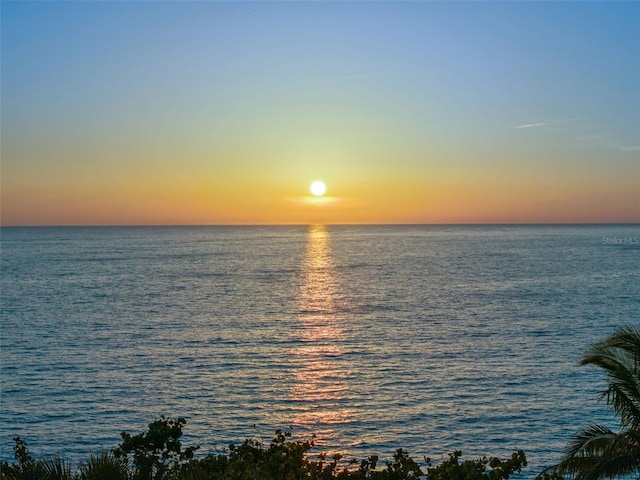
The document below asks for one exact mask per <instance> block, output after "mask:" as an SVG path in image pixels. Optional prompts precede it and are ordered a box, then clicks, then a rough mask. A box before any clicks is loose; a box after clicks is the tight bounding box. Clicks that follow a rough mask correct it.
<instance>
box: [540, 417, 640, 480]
mask: <svg viewBox="0 0 640 480" xmlns="http://www.w3.org/2000/svg"><path fill="white" fill-rule="evenodd" d="M639 439H640V432H637V431H624V432H620V433H615V432H613V431H611V430H610V429H608V428H607V427H604V426H601V425H590V426H588V427H587V428H585V429H584V430H582V431H581V432H579V433H578V434H576V436H575V437H574V439H573V440H572V441H571V442H570V443H569V445H568V447H567V450H566V455H565V457H564V458H563V460H562V461H561V462H560V463H559V464H557V465H555V466H554V467H552V469H551V471H552V472H554V473H558V474H561V475H568V476H570V477H573V478H575V479H576V480H595V479H600V478H614V477H617V476H623V475H627V474H631V473H637V472H638V469H639V464H638V461H639V459H640V443H638V440H639Z"/></svg>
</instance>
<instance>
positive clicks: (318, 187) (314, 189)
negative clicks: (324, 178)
mask: <svg viewBox="0 0 640 480" xmlns="http://www.w3.org/2000/svg"><path fill="white" fill-rule="evenodd" d="M326 191H327V186H326V185H325V184H324V182H321V181H320V180H318V181H315V182H313V183H312V184H311V193H313V194H314V195H317V196H320V195H323V194H324V192H326Z"/></svg>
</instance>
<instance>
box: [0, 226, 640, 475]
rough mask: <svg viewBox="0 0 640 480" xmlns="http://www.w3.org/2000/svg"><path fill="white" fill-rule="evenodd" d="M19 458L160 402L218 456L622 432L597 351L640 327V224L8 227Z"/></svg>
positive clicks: (5, 309)
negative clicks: (591, 361)
mask: <svg viewBox="0 0 640 480" xmlns="http://www.w3.org/2000/svg"><path fill="white" fill-rule="evenodd" d="M0 245H1V270H0V273H1V284H0V286H1V291H0V300H1V327H2V328H1V331H2V333H1V344H0V360H1V363H0V381H1V390H0V458H1V459H3V460H11V459H12V456H13V451H12V445H13V443H12V438H13V437H14V436H16V435H18V436H20V437H22V438H23V439H24V440H26V441H27V443H28V445H29V447H30V450H31V452H32V453H33V454H34V455H35V456H41V455H46V454H52V453H60V454H63V455H66V456H68V457H70V458H77V459H81V458H82V457H84V456H85V455H86V454H88V453H89V452H90V451H93V452H95V451H98V450H101V449H104V448H113V447H115V446H117V445H118V443H119V442H120V435H119V434H120V432H122V431H127V432H130V433H139V432H142V431H144V430H145V429H146V426H147V424H148V423H150V422H151V421H153V420H154V419H156V418H158V417H159V416H160V415H164V416H168V417H185V418H186V419H187V424H186V427H185V436H184V443H185V444H186V445H192V444H199V445H201V447H202V448H201V452H202V453H210V452H214V451H219V450H220V449H222V448H223V447H225V446H226V445H228V444H229V443H239V442H241V441H242V440H244V439H245V438H257V439H264V440H265V441H266V442H268V441H269V440H270V438H271V437H272V436H273V434H274V432H275V430H276V429H278V428H283V429H289V428H291V429H292V431H293V434H294V437H295V438H299V439H307V438H309V437H311V436H312V435H315V441H316V445H317V446H316V450H315V451H326V452H331V453H334V452H340V453H343V454H345V455H347V456H348V457H350V458H351V457H355V458H358V459H363V458H365V457H366V456H368V455H371V454H377V455H379V456H380V457H381V458H382V459H390V458H391V456H392V454H393V452H394V451H395V450H396V449H397V448H399V447H402V448H404V449H406V450H408V452H409V454H410V455H411V456H412V457H413V458H415V459H416V460H422V458H423V456H428V457H431V458H432V459H434V460H436V461H438V460H439V459H441V458H446V455H447V453H449V452H452V451H453V450H458V449H459V450H462V452H463V456H464V457H465V458H472V457H476V456H484V455H495V456H500V457H505V456H508V455H510V454H511V453H512V452H513V451H515V450H517V449H523V450H524V451H525V453H526V455H527V458H528V460H529V467H527V469H526V470H525V473H526V476H528V477H530V478H532V477H533V476H535V474H537V473H539V471H540V470H541V469H542V468H543V467H544V466H546V465H549V464H551V463H553V462H555V461H557V460H558V459H559V458H560V456H561V455H562V449H563V448H564V446H565V445H566V443H567V441H568V440H569V439H570V438H571V435H572V434H573V433H574V432H575V431H577V430H578V429H579V428H580V427H582V426H584V425H586V424H588V423H591V422H599V423H603V424H605V425H609V426H611V427H613V428H616V427H617V422H616V419H615V418H614V417H613V416H612V414H611V413H610V411H609V410H608V409H607V407H606V405H605V404H604V403H603V402H602V401H599V400H598V395H599V393H600V392H601V391H602V390H603V389H604V388H605V385H606V382H605V378H604V376H603V375H602V374H601V373H600V372H599V371H598V370H597V369H595V368H593V367H581V366H579V365H578V362H579V360H580V358H581V355H582V354H583V352H584V351H585V349H586V348H587V347H588V345H589V344H590V343H592V342H595V341H597V340H599V339H601V338H603V337H605V336H606V335H608V334H610V333H611V332H613V331H614V330H615V328H617V327H621V326H624V325H636V326H638V325H639V324H640V300H639V299H640V226H638V225H522V226H504V225H498V226H479V225H478V226H332V225H330V226H238V227H232V226H224V227H223V226H220V227H217V226H216V227H59V228H58V227H47V228H36V227H33V228H8V227H4V228H2V230H1V233H0Z"/></svg>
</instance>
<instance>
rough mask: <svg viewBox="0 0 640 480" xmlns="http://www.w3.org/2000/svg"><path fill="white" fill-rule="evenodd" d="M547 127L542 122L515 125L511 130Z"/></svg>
mask: <svg viewBox="0 0 640 480" xmlns="http://www.w3.org/2000/svg"><path fill="white" fill-rule="evenodd" d="M545 125H547V124H546V123H544V122H538V123H524V124H522V125H516V126H515V127H513V128H517V129H521V128H534V127H543V126H545Z"/></svg>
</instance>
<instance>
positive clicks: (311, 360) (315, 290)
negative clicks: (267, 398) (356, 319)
mask: <svg viewBox="0 0 640 480" xmlns="http://www.w3.org/2000/svg"><path fill="white" fill-rule="evenodd" d="M302 268H303V275H302V283H301V286H300V291H299V295H298V312H299V318H300V322H299V329H298V331H297V332H296V336H297V340H298V342H299V343H300V346H299V347H297V348H295V349H294V350H293V352H292V353H293V356H292V360H291V362H292V363H293V364H294V372H293V374H294V379H295V382H294V385H293V387H292V388H291V390H290V399H291V401H292V402H293V403H295V405H296V408H295V413H294V417H293V422H294V425H296V426H301V427H303V428H305V429H308V430H311V432H313V433H314V434H315V435H316V444H317V445H319V446H320V447H322V446H323V445H325V446H330V445H331V444H333V445H336V443H338V442H336V441H335V440H338V438H337V437H338V433H337V430H336V429H335V426H336V425H344V424H347V423H350V422H353V421H354V420H355V410H354V409H353V408H352V407H349V406H348V405H349V404H350V402H349V401H348V400H349V398H348V397H349V379H350V378H351V376H352V372H351V371H350V369H349V367H348V364H347V363H346V360H345V358H344V354H345V351H344V341H345V332H344V330H343V328H342V323H343V322H344V318H343V317H342V314H341V310H342V309H341V308H340V303H341V299H340V294H339V285H338V280H337V275H336V271H335V266H334V264H333V261H332V255H331V246H330V238H329V233H328V232H327V229H326V228H325V227H324V226H320V225H316V226H312V227H310V229H309V233H308V235H307V247H306V252H305V256H304V260H303V265H302Z"/></svg>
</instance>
